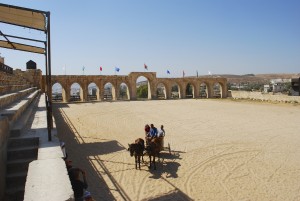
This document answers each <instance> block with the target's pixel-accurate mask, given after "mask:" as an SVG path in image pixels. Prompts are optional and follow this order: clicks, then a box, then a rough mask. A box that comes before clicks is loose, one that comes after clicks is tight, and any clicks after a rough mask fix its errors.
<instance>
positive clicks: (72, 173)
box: [68, 168, 88, 201]
mask: <svg viewBox="0 0 300 201" xmlns="http://www.w3.org/2000/svg"><path fill="white" fill-rule="evenodd" d="M68 173H69V177H70V181H71V185H72V188H73V191H74V197H75V201H83V193H84V190H85V189H87V187H88V185H87V181H86V175H85V172H84V171H83V170H81V169H79V168H70V169H69V171H68ZM80 173H81V174H82V177H83V181H81V180H80Z"/></svg>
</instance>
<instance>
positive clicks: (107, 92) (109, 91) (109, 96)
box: [103, 82, 115, 101]
mask: <svg viewBox="0 0 300 201" xmlns="http://www.w3.org/2000/svg"><path fill="white" fill-rule="evenodd" d="M103 99H104V100H108V101H110V100H115V87H114V85H113V84H111V83H110V82H108V83H106V84H105V85H104V93H103Z"/></svg>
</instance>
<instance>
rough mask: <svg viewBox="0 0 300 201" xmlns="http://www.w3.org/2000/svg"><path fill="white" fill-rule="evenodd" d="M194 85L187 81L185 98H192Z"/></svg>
mask: <svg viewBox="0 0 300 201" xmlns="http://www.w3.org/2000/svg"><path fill="white" fill-rule="evenodd" d="M194 94H195V93H194V86H193V85H192V84H191V83H188V84H187V85H186V88H185V98H194V97H195V96H194Z"/></svg>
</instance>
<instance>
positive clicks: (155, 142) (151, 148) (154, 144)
mask: <svg viewBox="0 0 300 201" xmlns="http://www.w3.org/2000/svg"><path fill="white" fill-rule="evenodd" d="M160 150H161V144H160V140H159V139H158V138H153V139H152V140H151V141H150V142H149V144H148V145H147V147H146V152H147V154H148V155H149V159H150V166H149V169H151V158H152V157H153V160H152V163H153V166H154V170H156V164H155V157H159V152H160Z"/></svg>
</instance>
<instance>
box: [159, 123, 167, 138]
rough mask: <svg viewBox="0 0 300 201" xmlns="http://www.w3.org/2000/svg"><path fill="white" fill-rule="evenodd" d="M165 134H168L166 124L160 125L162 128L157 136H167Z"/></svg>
mask: <svg viewBox="0 0 300 201" xmlns="http://www.w3.org/2000/svg"><path fill="white" fill-rule="evenodd" d="M165 135H166V131H165V129H164V125H161V126H160V130H159V131H158V134H157V136H158V137H165Z"/></svg>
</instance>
